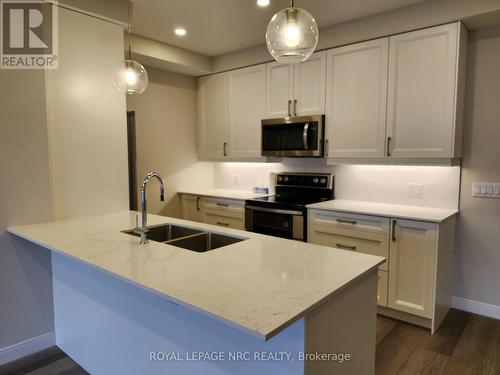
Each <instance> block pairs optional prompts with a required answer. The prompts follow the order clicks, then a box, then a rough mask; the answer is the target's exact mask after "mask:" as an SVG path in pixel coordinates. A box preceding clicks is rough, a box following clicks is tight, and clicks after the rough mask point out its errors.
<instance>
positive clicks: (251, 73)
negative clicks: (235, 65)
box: [227, 65, 266, 158]
mask: <svg viewBox="0 0 500 375" xmlns="http://www.w3.org/2000/svg"><path fill="white" fill-rule="evenodd" d="M227 79H228V132H229V155H230V156H231V157H232V158H237V157H260V148H261V141H260V139H261V120H262V119H263V118H264V117H265V111H266V99H265V98H266V66H265V65H257V66H253V67H250V68H245V69H239V70H234V71H231V72H229V73H228V78H227Z"/></svg>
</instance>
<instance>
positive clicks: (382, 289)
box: [377, 268, 389, 306]
mask: <svg viewBox="0 0 500 375" xmlns="http://www.w3.org/2000/svg"><path fill="white" fill-rule="evenodd" d="M388 278H389V276H388V272H387V271H382V270H381V269H380V268H379V270H378V281H377V304H378V305H379V306H387V281H388Z"/></svg>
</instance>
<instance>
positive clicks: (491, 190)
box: [472, 182, 500, 198]
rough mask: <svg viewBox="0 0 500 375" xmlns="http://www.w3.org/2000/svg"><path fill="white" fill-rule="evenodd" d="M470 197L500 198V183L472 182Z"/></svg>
mask: <svg viewBox="0 0 500 375" xmlns="http://www.w3.org/2000/svg"><path fill="white" fill-rule="evenodd" d="M472 196H473V197H477V198H500V182H473V183H472Z"/></svg>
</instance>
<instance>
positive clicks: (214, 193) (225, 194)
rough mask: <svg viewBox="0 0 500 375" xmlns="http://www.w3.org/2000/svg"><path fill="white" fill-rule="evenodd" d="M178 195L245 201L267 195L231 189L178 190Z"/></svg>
mask: <svg viewBox="0 0 500 375" xmlns="http://www.w3.org/2000/svg"><path fill="white" fill-rule="evenodd" d="M179 194H189V195H199V196H202V197H212V198H225V199H236V200H246V199H253V198H259V197H266V196H268V195H269V194H259V193H254V192H253V191H250V190H231V189H199V190H197V189H186V190H182V189H181V190H180V191H179Z"/></svg>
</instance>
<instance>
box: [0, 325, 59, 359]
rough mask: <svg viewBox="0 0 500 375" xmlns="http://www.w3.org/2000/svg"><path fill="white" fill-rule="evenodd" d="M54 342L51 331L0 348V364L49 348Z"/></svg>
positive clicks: (54, 337)
mask: <svg viewBox="0 0 500 375" xmlns="http://www.w3.org/2000/svg"><path fill="white" fill-rule="evenodd" d="M55 344H56V335H55V332H53V331H52V332H47V333H45V334H43V335H40V336H37V337H33V338H31V339H28V340H25V341H21V342H18V343H16V344H14V345H10V346H7V347H5V348H0V366H2V365H5V364H7V363H9V362H12V361H15V360H17V359H20V358H23V357H26V356H28V355H30V354H33V353H36V352H39V351H40V350H44V349H47V348H50V347H51V346H54V345H55Z"/></svg>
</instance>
